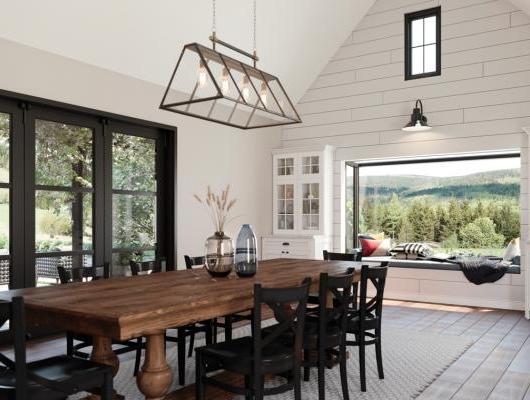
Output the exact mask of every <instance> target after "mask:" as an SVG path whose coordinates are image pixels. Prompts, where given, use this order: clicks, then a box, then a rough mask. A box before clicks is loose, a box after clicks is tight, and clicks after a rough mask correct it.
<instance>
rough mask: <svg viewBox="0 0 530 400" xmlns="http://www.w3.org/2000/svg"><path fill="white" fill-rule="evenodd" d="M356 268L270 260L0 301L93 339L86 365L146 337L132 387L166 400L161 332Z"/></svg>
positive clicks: (108, 360)
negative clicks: (248, 272) (260, 292)
mask: <svg viewBox="0 0 530 400" xmlns="http://www.w3.org/2000/svg"><path fill="white" fill-rule="evenodd" d="M360 265H361V264H360V263H357V262H350V261H319V260H296V259H275V260H267V261H261V262H260V263H259V268H258V273H257V274H256V275H255V276H254V277H251V278H238V277H237V276H236V275H235V274H234V273H232V274H231V275H230V276H228V277H226V278H212V277H211V276H210V275H209V274H208V272H207V271H206V270H204V269H193V270H176V271H169V272H161V273H156V274H150V275H143V276H135V277H116V278H112V279H104V280H95V281H91V282H79V283H72V284H68V285H59V286H49V287H39V288H29V289H18V290H9V291H6V292H1V293H0V299H1V300H10V299H11V298H12V297H14V296H24V301H25V305H26V314H27V319H28V322H29V323H31V324H36V325H43V326H49V327H53V328H58V329H64V330H65V331H71V332H75V333H82V334H88V335H91V336H93V339H94V342H93V343H94V346H93V350H92V355H91V359H92V360H94V361H97V362H101V363H104V364H108V365H112V366H113V367H114V372H115V373H116V372H117V371H118V368H119V360H118V357H117V356H116V355H115V354H114V352H113V351H112V345H111V344H112V340H113V339H114V340H120V341H123V340H128V339H132V338H137V337H141V336H144V337H146V352H145V359H144V363H143V366H142V369H141V372H140V373H139V374H138V376H137V385H138V389H139V390H140V392H141V393H142V394H143V395H144V396H145V398H146V399H150V400H154V399H163V398H165V397H166V395H167V394H168V391H169V388H170V386H171V383H172V379H173V377H172V372H171V369H170V368H169V366H168V364H167V361H166V355H165V331H166V329H169V328H175V327H180V326H184V325H188V324H191V323H194V322H198V321H203V320H208V319H212V318H215V317H222V316H224V315H228V314H233V313H237V312H241V311H245V310H249V309H251V308H252V307H253V292H254V290H253V289H254V284H255V283H260V284H262V285H263V286H265V287H276V288H280V287H287V286H294V285H298V284H300V283H301V281H302V280H303V279H304V278H305V277H310V278H312V285H313V288H314V289H316V288H317V287H318V282H319V276H320V273H321V272H327V273H329V274H338V273H342V272H344V271H346V269H347V268H351V267H356V268H357V269H356V275H355V280H356V281H358V280H359V275H360V274H359V272H360V269H359V267H360Z"/></svg>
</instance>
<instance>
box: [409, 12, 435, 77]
mask: <svg viewBox="0 0 530 400" xmlns="http://www.w3.org/2000/svg"><path fill="white" fill-rule="evenodd" d="M441 26H442V24H441V7H435V8H430V9H428V10H422V11H417V12H413V13H409V14H405V80H409V79H418V78H426V77H429V76H436V75H440V74H441V73H442V62H441V55H442V50H441Z"/></svg>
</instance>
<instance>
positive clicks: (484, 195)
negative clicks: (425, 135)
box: [345, 153, 521, 257]
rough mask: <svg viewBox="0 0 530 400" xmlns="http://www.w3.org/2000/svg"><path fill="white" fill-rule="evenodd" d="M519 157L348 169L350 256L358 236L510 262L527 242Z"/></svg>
mask: <svg viewBox="0 0 530 400" xmlns="http://www.w3.org/2000/svg"><path fill="white" fill-rule="evenodd" d="M520 169H521V166H520V156H519V154H518V153H504V154H489V155H468V156H462V157H445V158H423V159H422V158H420V159H414V160H402V161H386V162H385V161H382V162H367V163H354V162H348V163H346V171H345V172H346V173H345V176H346V182H345V190H346V205H345V207H346V210H345V215H346V238H345V244H346V249H347V250H350V249H351V248H352V247H358V237H359V235H363V236H370V237H374V238H378V239H382V238H389V239H391V240H392V241H393V242H394V243H395V244H397V243H404V242H428V243H436V244H437V249H436V251H437V252H442V253H449V254H474V255H489V256H500V257H502V256H503V253H504V251H505V248H506V246H507V245H508V243H509V242H510V241H512V240H513V239H516V238H518V237H519V236H520V184H521V178H520Z"/></svg>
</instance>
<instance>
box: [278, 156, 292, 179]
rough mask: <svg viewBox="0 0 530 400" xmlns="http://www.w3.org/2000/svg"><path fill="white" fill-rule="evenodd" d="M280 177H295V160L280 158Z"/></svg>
mask: <svg viewBox="0 0 530 400" xmlns="http://www.w3.org/2000/svg"><path fill="white" fill-rule="evenodd" d="M277 174H278V176H293V175H294V158H293V157H281V158H278V170H277Z"/></svg>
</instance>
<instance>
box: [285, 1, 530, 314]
mask: <svg viewBox="0 0 530 400" xmlns="http://www.w3.org/2000/svg"><path fill="white" fill-rule="evenodd" d="M437 5H441V6H442V75H441V76H438V77H432V78H425V79H418V80H412V81H405V80H404V79H403V75H404V72H403V71H404V65H403V59H404V50H403V44H404V38H403V31H404V28H403V14H404V13H407V12H411V11H417V10H422V9H426V8H429V7H434V6H437ZM417 98H420V99H422V100H423V103H424V109H425V112H426V115H427V117H428V118H429V122H430V124H431V125H432V126H434V129H433V130H432V131H429V132H423V133H416V134H411V133H405V132H403V131H401V129H400V128H401V127H402V126H403V125H404V124H405V123H406V122H407V121H408V118H409V115H410V113H411V111H412V108H413V105H414V101H415V100H416V99H417ZM298 110H299V112H300V113H301V115H302V119H303V121H304V123H303V124H302V125H299V126H296V127H292V128H285V129H284V130H283V134H282V144H283V146H285V147H291V146H296V147H300V146H304V145H313V144H331V145H334V146H336V147H337V149H336V152H335V171H334V172H335V184H334V198H335V202H334V210H335V212H334V247H335V249H336V250H341V247H342V246H343V244H342V238H341V229H342V228H343V226H342V224H343V218H342V213H341V184H342V177H341V174H342V170H343V168H342V165H343V162H344V161H345V160H356V161H359V160H366V159H376V158H389V157H414V156H418V155H437V154H448V153H455V154H456V153H464V152H478V151H492V150H505V149H520V148H523V150H524V151H523V152H522V157H521V161H522V164H523V165H522V168H521V174H522V177H523V180H522V189H521V192H522V202H521V203H522V230H521V231H522V239H523V242H524V243H526V241H527V239H528V217H527V209H528V199H527V197H528V183H527V176H528V168H527V165H528V164H527V159H528V157H527V152H526V150H525V149H526V147H527V145H526V139H525V140H524V142H522V127H523V126H529V125H530V18H529V17H528V16H527V15H526V14H525V13H523V12H521V11H519V10H518V9H517V8H515V7H514V6H513V5H512V4H511V3H509V2H507V1H504V0H499V1H491V0H424V1H421V0H377V1H376V3H375V4H374V5H373V7H372V9H371V10H370V11H369V12H368V14H367V15H366V16H365V18H364V19H363V20H362V21H361V22H360V23H359V24H358V25H357V26H356V27H355V30H354V31H353V32H352V34H351V35H350V36H349V37H348V38H347V39H346V41H345V42H344V44H343V46H342V47H341V48H340V49H339V50H338V51H337V53H336V54H335V56H334V57H333V59H332V60H331V61H330V62H329V63H328V65H327V66H326V67H325V68H324V70H323V71H322V72H321V74H320V75H319V76H318V77H317V79H316V80H315V81H314V83H313V85H312V86H311V88H310V89H309V90H308V91H307V92H306V93H305V95H304V96H303V97H302V99H301V101H300V103H299V105H298ZM523 264H524V266H525V268H527V267H526V266H527V264H528V259H527V257H526V256H525V255H524V254H523ZM523 275H524V274H523ZM523 275H507V276H506V277H504V278H503V279H501V280H500V281H499V282H498V283H497V284H494V285H482V286H474V285H472V284H469V283H467V282H465V281H464V280H463V279H462V274H461V273H460V272H444V271H422V272H416V271H410V270H397V269H395V270H393V271H391V279H390V282H389V286H388V294H389V295H390V296H393V297H396V298H406V299H413V300H425V301H439V302H449V303H458V304H469V305H487V306H497V307H507V308H523V303H524V287H523V285H524V279H523Z"/></svg>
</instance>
